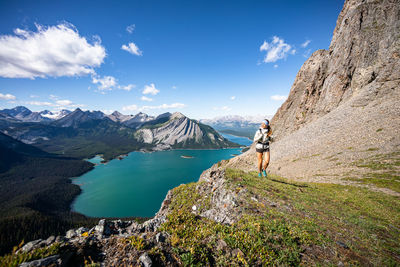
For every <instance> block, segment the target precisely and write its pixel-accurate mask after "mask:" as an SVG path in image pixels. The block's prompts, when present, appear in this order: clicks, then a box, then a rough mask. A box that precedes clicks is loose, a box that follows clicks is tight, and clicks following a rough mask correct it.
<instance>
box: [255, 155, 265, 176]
mask: <svg viewBox="0 0 400 267" xmlns="http://www.w3.org/2000/svg"><path fill="white" fill-rule="evenodd" d="M256 153H257V160H258V162H257V167H258V172H259V173H261V171H262V161H263V153H260V152H256Z"/></svg>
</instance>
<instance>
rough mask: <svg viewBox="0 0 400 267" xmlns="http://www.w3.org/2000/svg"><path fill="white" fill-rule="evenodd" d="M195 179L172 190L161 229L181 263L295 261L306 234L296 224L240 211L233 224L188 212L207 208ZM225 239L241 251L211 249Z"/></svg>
mask: <svg viewBox="0 0 400 267" xmlns="http://www.w3.org/2000/svg"><path fill="white" fill-rule="evenodd" d="M196 185H197V184H196V183H191V184H188V185H181V186H179V187H178V188H175V189H174V191H173V195H174V197H173V199H172V202H171V206H170V207H171V209H172V212H171V213H170V214H169V215H168V220H167V222H166V223H164V224H163V226H162V228H161V230H162V231H167V232H168V233H169V234H170V235H171V237H170V242H171V245H172V246H173V247H174V248H175V251H176V254H178V256H179V257H180V259H181V261H182V262H183V263H184V264H185V265H199V266H203V265H211V264H217V265H229V264H234V265H270V264H272V265H282V264H283V265H297V264H299V263H300V253H301V251H302V248H301V245H302V244H305V243H306V242H307V241H308V239H309V236H308V234H307V233H304V231H303V230H302V229H300V228H299V227H298V226H296V225H292V224H290V223H287V222H285V221H284V220H283V221H281V220H274V219H273V217H274V215H273V213H271V214H269V215H268V216H270V218H271V220H267V219H265V218H264V217H262V216H253V215H250V214H247V215H244V216H243V217H242V218H241V219H240V220H239V221H238V222H237V223H235V224H233V225H224V224H220V223H216V222H214V221H212V220H208V219H205V218H200V217H198V216H196V215H195V214H193V213H191V207H192V206H193V205H196V206H197V207H199V210H200V212H201V211H204V210H206V209H207V208H209V205H210V203H209V200H208V199H209V198H203V197H202V196H201V195H200V194H199V193H198V192H197V190H196ZM221 240H223V242H225V243H226V245H227V246H228V247H229V249H230V250H233V249H240V251H241V252H242V253H237V254H233V255H231V254H227V253H224V252H223V251H221V250H217V249H215V248H216V247H217V243H218V242H221Z"/></svg>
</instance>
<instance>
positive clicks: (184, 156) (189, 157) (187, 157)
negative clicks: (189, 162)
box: [181, 155, 194, 159]
mask: <svg viewBox="0 0 400 267" xmlns="http://www.w3.org/2000/svg"><path fill="white" fill-rule="evenodd" d="M181 158H184V159H193V158H194V157H193V156H186V155H182V156H181Z"/></svg>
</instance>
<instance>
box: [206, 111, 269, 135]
mask: <svg viewBox="0 0 400 267" xmlns="http://www.w3.org/2000/svg"><path fill="white" fill-rule="evenodd" d="M270 118H271V116H262V115H259V116H239V115H227V116H219V117H216V118H213V119H202V120H200V122H202V123H204V124H207V125H210V126H211V127H213V128H214V129H216V130H217V131H219V132H221V133H227V134H232V135H235V136H243V137H247V138H250V139H253V137H254V133H255V131H256V130H257V129H258V127H259V126H260V124H261V122H262V121H263V120H264V119H270Z"/></svg>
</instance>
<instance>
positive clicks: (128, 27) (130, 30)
mask: <svg viewBox="0 0 400 267" xmlns="http://www.w3.org/2000/svg"><path fill="white" fill-rule="evenodd" d="M135 28H136V25H135V24H131V25H128V26H127V27H126V31H127V32H129V33H130V34H132V33H133V31H134V30H135Z"/></svg>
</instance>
